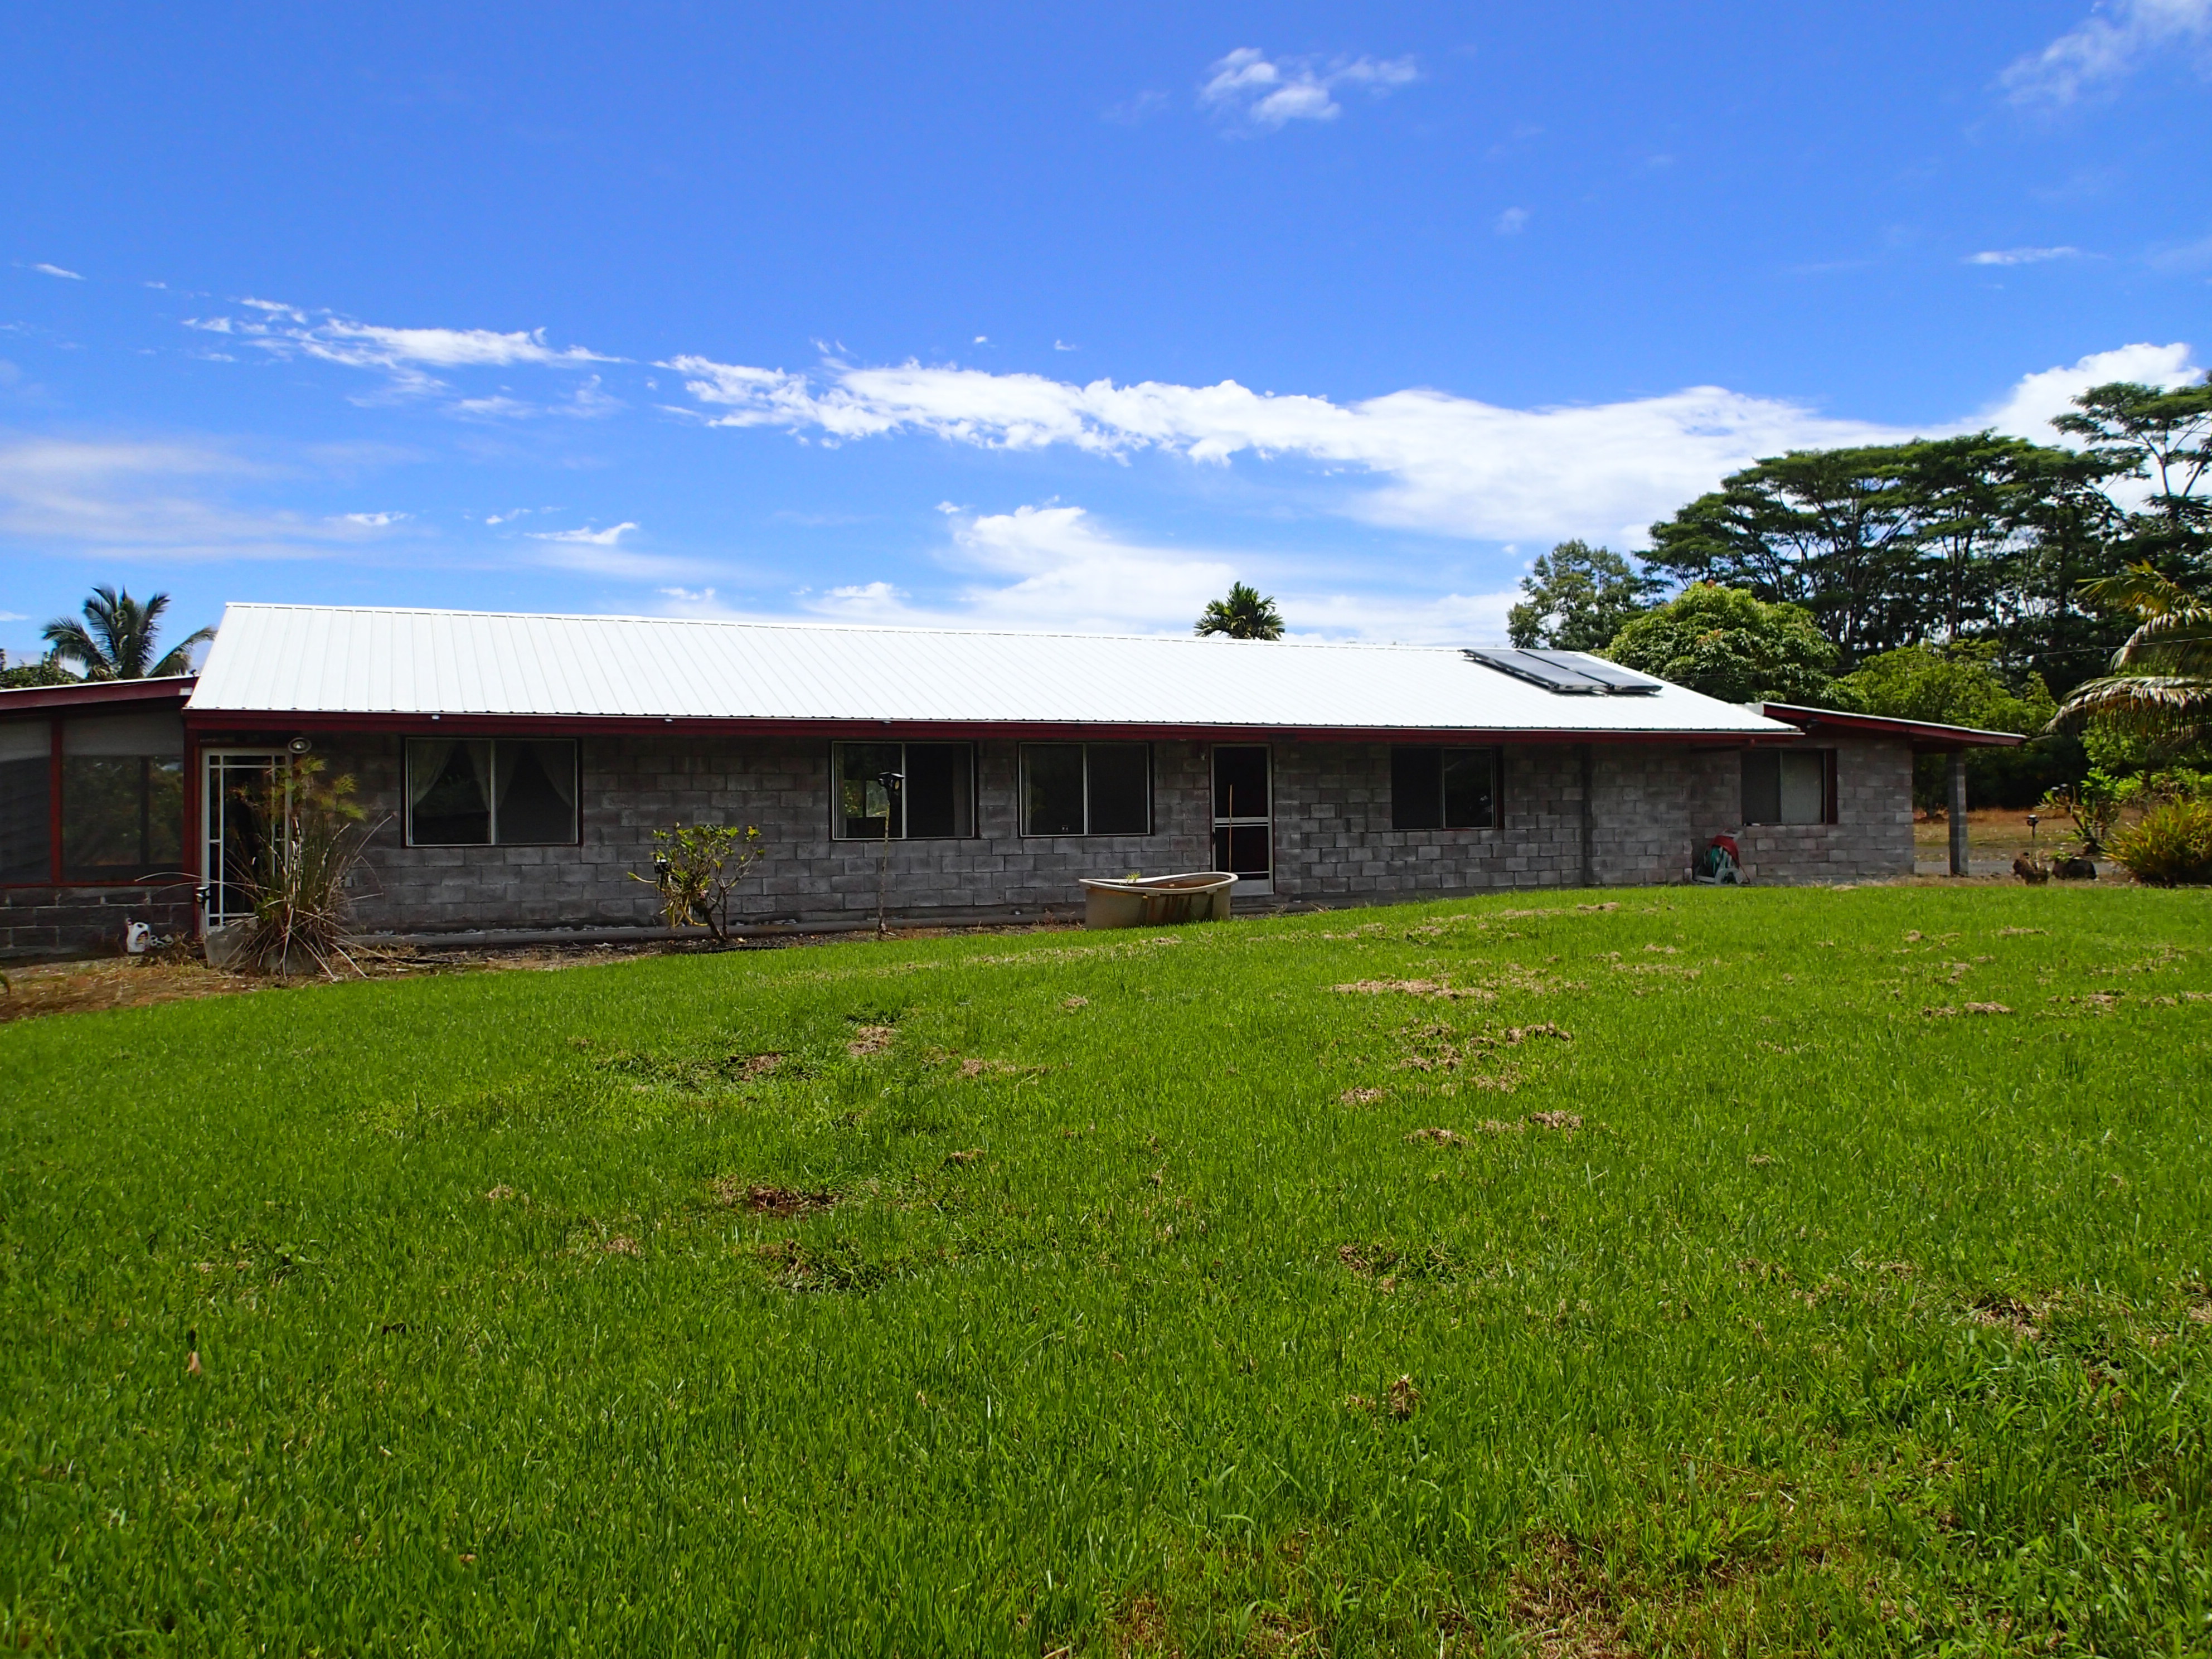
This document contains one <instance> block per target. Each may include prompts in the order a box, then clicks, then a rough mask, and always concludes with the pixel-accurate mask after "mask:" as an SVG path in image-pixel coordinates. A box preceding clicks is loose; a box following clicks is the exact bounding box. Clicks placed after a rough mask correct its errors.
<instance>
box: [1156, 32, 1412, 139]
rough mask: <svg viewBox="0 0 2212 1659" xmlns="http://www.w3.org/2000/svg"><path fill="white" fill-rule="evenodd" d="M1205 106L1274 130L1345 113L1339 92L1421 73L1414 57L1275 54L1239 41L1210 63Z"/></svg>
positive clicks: (1388, 88) (1378, 87)
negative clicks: (1275, 57)
mask: <svg viewBox="0 0 2212 1659" xmlns="http://www.w3.org/2000/svg"><path fill="white" fill-rule="evenodd" d="M1206 76H1207V78H1206V82H1204V84H1202V85H1201V86H1200V88H1199V89H1198V101H1199V104H1200V107H1202V108H1206V109H1210V110H1212V111H1213V112H1216V113H1217V114H1219V115H1221V116H1223V117H1225V118H1227V119H1229V120H1231V121H1232V122H1234V123H1235V124H1236V125H1237V126H1239V127H1242V128H1246V129H1250V130H1256V131H1263V132H1273V131H1279V130H1280V129H1281V128H1282V127H1284V126H1285V125H1288V124H1289V123H1290V122H1292V121H1334V119H1336V118H1337V117H1338V116H1340V115H1341V114H1343V113H1344V106H1343V105H1341V104H1340V103H1338V102H1337V101H1336V98H1335V95H1334V94H1335V93H1336V91H1337V89H1338V88H1345V87H1358V88H1364V89H1365V90H1367V91H1368V92H1370V93H1372V94H1376V95H1377V96H1380V95H1382V94H1385V93H1389V92H1393V91H1395V90H1396V89H1397V88H1400V87H1402V86H1405V85H1407V83H1408V82H1413V81H1417V80H1419V78H1420V70H1419V67H1418V66H1417V65H1416V64H1414V62H1413V58H1410V57H1407V58H1383V59H1380V60H1377V59H1376V58H1335V59H1332V60H1330V61H1329V62H1328V63H1327V64H1323V63H1322V60H1320V59H1318V58H1282V59H1280V60H1271V59H1270V58H1268V57H1267V54H1266V53H1265V52H1262V51H1261V49H1260V48H1259V47H1257V46H1239V47H1238V48H1237V50H1236V51H1234V52H1231V53H1229V54H1228V56H1226V57H1225V58H1217V59H1215V60H1214V62H1213V63H1212V64H1209V65H1208V66H1207V70H1206Z"/></svg>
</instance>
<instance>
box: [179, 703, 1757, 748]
mask: <svg viewBox="0 0 2212 1659" xmlns="http://www.w3.org/2000/svg"><path fill="white" fill-rule="evenodd" d="M185 729H186V730H187V731H189V732H191V734H192V735H193V736H194V737H195V738H199V739H201V740H202V741H206V740H210V739H213V738H220V737H222V736H223V735H225V734H239V735H245V734H249V733H250V734H252V735H254V736H256V737H260V736H264V735H266V734H268V733H271V732H284V733H288V734H290V733H311V732H361V733H363V734H370V733H374V734H385V733H404V734H406V735H410V736H418V737H422V736H434V735H435V736H440V737H492V738H495V737H500V736H502V735H506V734H510V733H515V734H531V735H535V736H538V737H548V736H566V735H572V734H573V735H580V736H611V735H619V736H631V737H642V736H645V735H646V734H647V733H649V732H683V733H685V734H688V735H694V736H724V737H820V738H844V739H848V740H854V739H866V738H885V737H896V738H921V739H927V738H954V739H962V738H966V739H974V738H1025V739H1027V740H1029V741H1030V742H1047V743H1048V742H1079V741H1082V740H1083V739H1085V738H1089V739H1091V740H1093V741H1098V740H1103V739H1110V738H1124V739H1137V738H1149V739H1152V740H1155V741H1169V742H1174V741H1190V742H1206V743H1267V742H1276V743H1424V744H1446V743H1448V744H1538V743H1542V744H1551V743H1680V744H1706V745H1711V744H1714V743H1716V742H1723V743H1725V742H1728V741H1729V740H1730V739H1731V738H1735V739H1736V740H1737V741H1740V742H1741V743H1742V744H1759V743H1768V744H1771V743H1790V742H1794V741H1795V740H1796V739H1795V738H1791V737H1784V736H1779V735H1776V734H1768V733H1759V732H1744V733H1742V734H1741V736H1740V738H1739V737H1738V735H1737V734H1735V733H1731V732H1584V731H1577V730H1574V729H1571V728H1567V727H1562V728H1560V729H1558V730H1555V731H1544V732H1529V731H1510V732H1491V731H1478V730H1474V729H1471V728H1468V727H1466V726H1438V727H1435V728H1429V729H1413V728H1409V727H1403V726H1391V727H1381V728H1378V727H1373V726H1321V727H1316V726H1130V725H1106V724H1103V723H1101V724H1096V725H1065V724H1051V723H1047V722H1044V721H1037V720H987V721H975V720H707V719H697V718H688V717H674V718H671V717H667V716H662V715H657V714H645V715H604V714H325V713H315V714H288V713H285V712H283V711H281V710H276V709H264V710H246V709H223V710H219V711H218V710H210V709H197V710H195V709H189V708H188V709H186V710H185Z"/></svg>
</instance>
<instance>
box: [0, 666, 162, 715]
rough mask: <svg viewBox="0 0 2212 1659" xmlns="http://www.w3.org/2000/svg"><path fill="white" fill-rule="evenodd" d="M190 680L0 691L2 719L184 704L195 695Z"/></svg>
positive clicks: (97, 682)
mask: <svg viewBox="0 0 2212 1659" xmlns="http://www.w3.org/2000/svg"><path fill="white" fill-rule="evenodd" d="M192 684H193V680H192V678H191V677H190V676H185V677H182V678H178V677H172V678H166V679H158V680H87V681H85V682H84V683H83V684H81V685H25V686H19V687H17V688H16V689H15V690H12V691H0V719H4V718H5V717H6V716H8V715H9V714H29V713H30V712H32V711H33V710H34V709H48V708H61V709H71V708H104V707H106V705H108V704H111V703H118V702H122V703H145V702H152V703H162V702H173V703H178V704H181V703H183V702H184V701H185V698H187V697H189V696H191V695H192Z"/></svg>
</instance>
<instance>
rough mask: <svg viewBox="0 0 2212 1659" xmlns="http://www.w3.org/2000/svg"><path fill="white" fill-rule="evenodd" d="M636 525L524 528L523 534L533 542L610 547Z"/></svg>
mask: <svg viewBox="0 0 2212 1659" xmlns="http://www.w3.org/2000/svg"><path fill="white" fill-rule="evenodd" d="M636 528H637V526H635V524H630V523H627V522H625V523H623V524H615V525H609V526H607V527H606V528H605V530H526V531H525V532H523V534H525V535H526V536H527V537H529V538H530V539H531V540H532V541H533V542H569V543H573V544H575V545H577V546H580V547H612V546H614V545H615V544H617V542H619V541H621V540H622V538H623V537H625V536H627V535H629V532H631V531H633V530H635V529H636Z"/></svg>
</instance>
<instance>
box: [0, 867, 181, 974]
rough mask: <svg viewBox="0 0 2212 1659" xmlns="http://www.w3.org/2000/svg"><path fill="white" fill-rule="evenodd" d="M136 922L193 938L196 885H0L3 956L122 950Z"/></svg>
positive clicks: (100, 953)
mask: <svg viewBox="0 0 2212 1659" xmlns="http://www.w3.org/2000/svg"><path fill="white" fill-rule="evenodd" d="M133 921H143V922H144V923H146V924H147V925H148V926H149V927H151V928H153V930H154V931H155V933H178V934H182V935H184V936H185V937H186V938H190V937H191V933H192V925H193V910H192V888H191V883H189V882H185V883H181V884H178V883H167V884H155V883H152V882H149V883H146V884H143V886H131V887H107V886H99V887H66V886H64V887H0V957H34V956H70V957H76V956H115V955H118V954H120V953H121V951H122V950H123V933H124V928H125V924H127V923H130V922H133Z"/></svg>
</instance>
